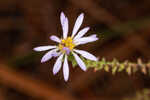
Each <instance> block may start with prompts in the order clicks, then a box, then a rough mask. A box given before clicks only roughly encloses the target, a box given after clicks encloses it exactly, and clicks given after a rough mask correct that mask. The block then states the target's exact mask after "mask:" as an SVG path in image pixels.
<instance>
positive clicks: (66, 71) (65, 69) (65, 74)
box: [63, 56, 69, 81]
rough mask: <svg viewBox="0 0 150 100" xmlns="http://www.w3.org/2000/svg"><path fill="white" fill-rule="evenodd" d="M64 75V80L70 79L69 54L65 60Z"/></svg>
mask: <svg viewBox="0 0 150 100" xmlns="http://www.w3.org/2000/svg"><path fill="white" fill-rule="evenodd" d="M63 75H64V80H65V81H68V78H69V66H68V61H67V56H65V60H64V65H63Z"/></svg>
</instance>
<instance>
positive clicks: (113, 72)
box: [112, 66, 117, 75]
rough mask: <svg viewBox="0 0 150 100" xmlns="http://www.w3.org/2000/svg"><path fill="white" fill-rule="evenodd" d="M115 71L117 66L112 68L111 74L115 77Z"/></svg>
mask: <svg viewBox="0 0 150 100" xmlns="http://www.w3.org/2000/svg"><path fill="white" fill-rule="evenodd" d="M116 71H117V66H114V67H113V68H112V74H113V75H115V74H116Z"/></svg>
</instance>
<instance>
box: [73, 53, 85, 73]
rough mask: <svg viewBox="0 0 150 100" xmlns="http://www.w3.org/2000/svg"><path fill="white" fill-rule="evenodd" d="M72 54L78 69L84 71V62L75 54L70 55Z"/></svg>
mask: <svg viewBox="0 0 150 100" xmlns="http://www.w3.org/2000/svg"><path fill="white" fill-rule="evenodd" d="M72 54H73V56H74V57H75V60H76V61H77V63H78V65H79V66H80V68H81V69H82V70H83V71H86V66H85V64H84V62H83V61H82V60H81V59H80V57H79V56H78V55H77V54H75V53H72Z"/></svg>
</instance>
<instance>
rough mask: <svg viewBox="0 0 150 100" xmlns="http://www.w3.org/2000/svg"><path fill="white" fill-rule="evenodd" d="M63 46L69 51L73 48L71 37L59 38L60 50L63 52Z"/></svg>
mask: <svg viewBox="0 0 150 100" xmlns="http://www.w3.org/2000/svg"><path fill="white" fill-rule="evenodd" d="M64 47H66V48H68V49H69V50H70V51H72V50H73V48H74V47H75V44H74V43H73V40H72V38H71V37H68V38H66V39H62V40H61V43H60V44H59V49H60V51H62V52H65V51H64V50H63V48H64Z"/></svg>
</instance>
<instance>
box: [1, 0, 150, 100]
mask: <svg viewBox="0 0 150 100" xmlns="http://www.w3.org/2000/svg"><path fill="white" fill-rule="evenodd" d="M61 11H64V12H65V14H66V15H67V16H68V19H69V25H70V26H69V28H70V30H72V27H73V25H74V22H75V20H76V18H77V16H78V15H79V14H80V13H82V12H84V13H85V19H84V22H83V25H82V27H81V28H83V27H85V26H90V27H91V30H90V31H89V32H88V34H93V33H94V34H97V35H98V37H99V38H100V39H99V41H97V42H94V43H90V44H87V45H84V46H81V47H80V48H82V49H85V50H88V51H90V52H91V53H93V54H95V55H96V56H98V57H99V58H102V57H105V58H106V59H107V60H112V59H113V58H117V59H118V60H119V61H124V60H130V61H136V60H137V58H142V60H143V61H144V62H147V61H149V59H150V45H149V43H150V38H149V37H150V24H149V23H150V13H149V12H150V1H149V0H79V1H78V0H0V100H122V98H124V97H126V96H132V95H133V94H134V93H135V92H136V91H137V90H141V89H143V88H149V83H150V80H149V79H150V78H149V77H148V75H143V74H141V73H138V72H137V73H136V74H133V75H131V76H128V75H127V74H126V73H124V72H122V73H117V74H116V75H115V76H113V75H112V74H111V73H107V72H104V71H97V72H94V70H93V69H89V70H88V71H87V72H83V71H81V69H80V68H79V67H78V66H77V67H76V68H72V66H71V64H70V78H69V81H68V82H64V80H63V76H62V71H61V72H60V73H59V74H57V75H56V76H54V75H53V74H52V67H53V64H54V62H55V60H50V61H49V62H47V63H44V64H41V63H40V59H41V57H42V55H43V54H44V53H35V52H33V50H32V49H33V48H34V47H36V46H39V45H47V44H53V43H52V41H50V40H49V36H50V35H52V34H55V35H57V36H61V34H62V32H61V31H62V30H61V25H60V20H59V15H60V12H61Z"/></svg>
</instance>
